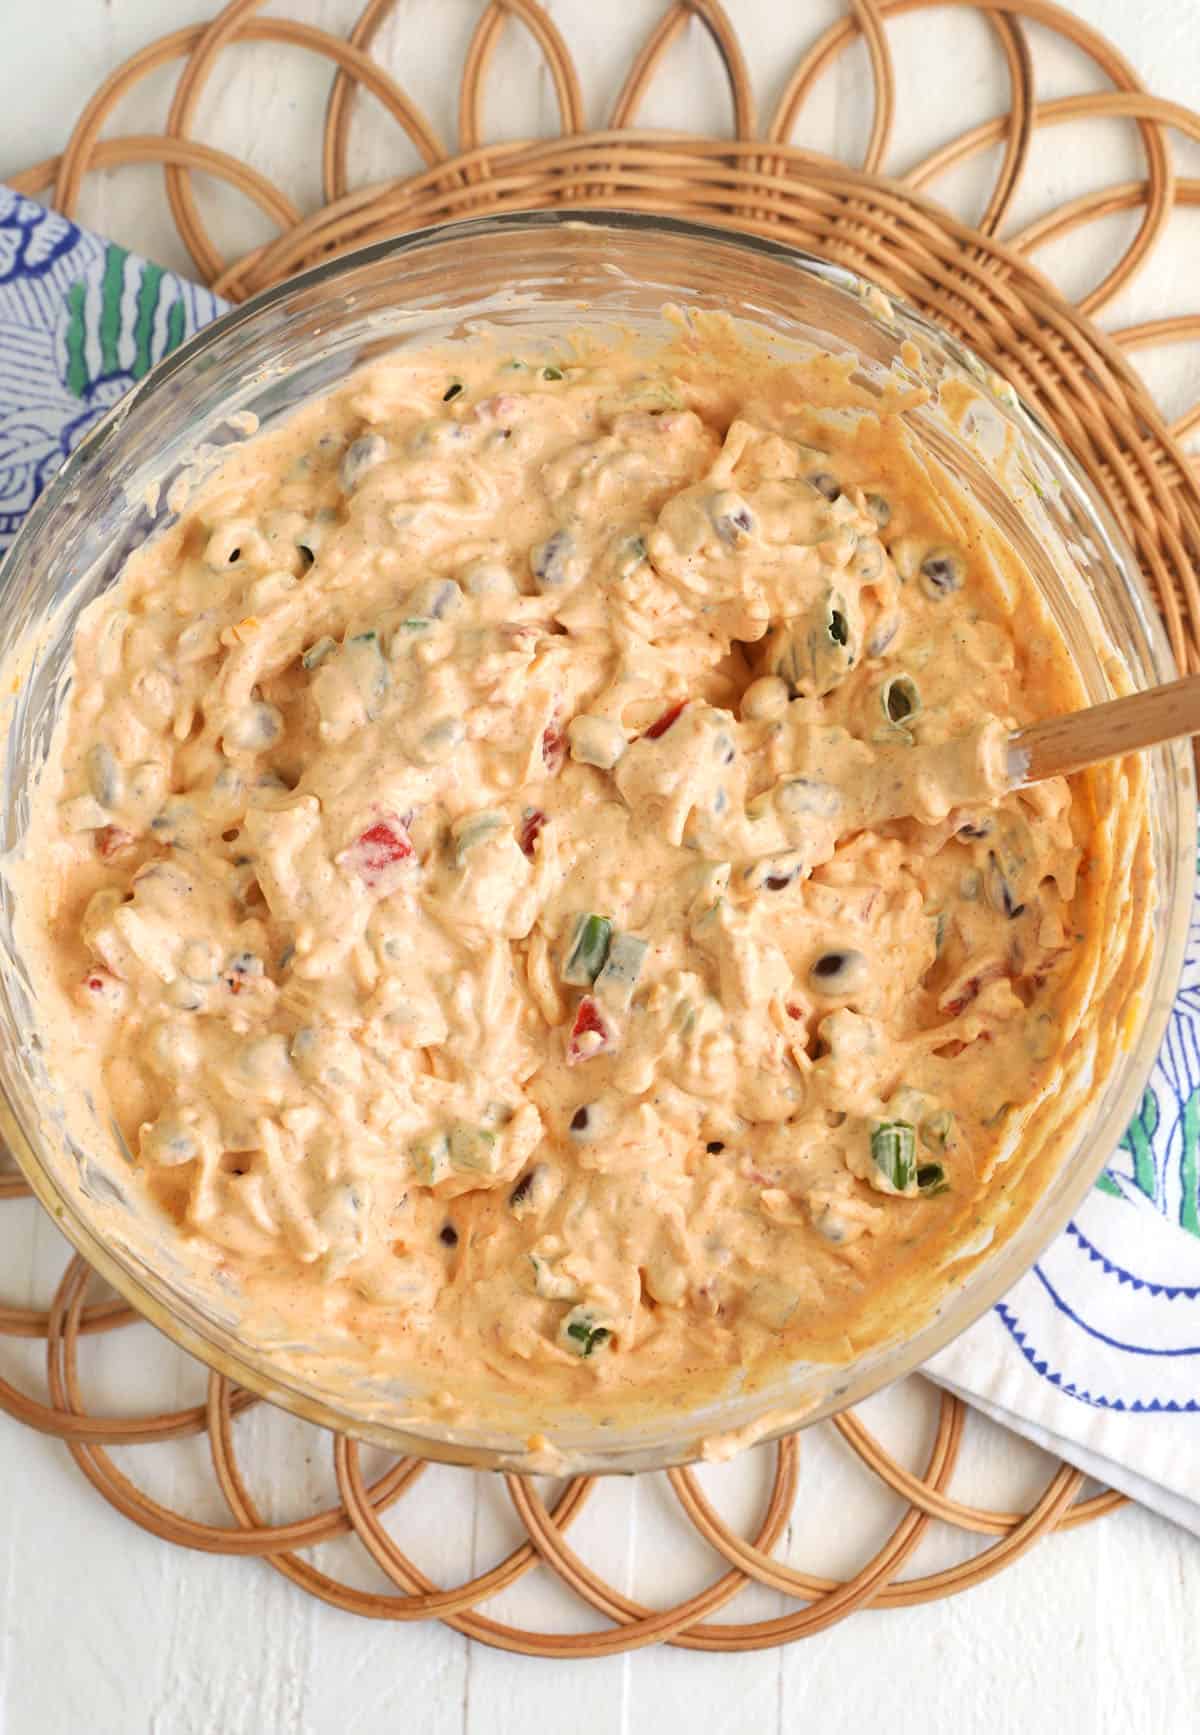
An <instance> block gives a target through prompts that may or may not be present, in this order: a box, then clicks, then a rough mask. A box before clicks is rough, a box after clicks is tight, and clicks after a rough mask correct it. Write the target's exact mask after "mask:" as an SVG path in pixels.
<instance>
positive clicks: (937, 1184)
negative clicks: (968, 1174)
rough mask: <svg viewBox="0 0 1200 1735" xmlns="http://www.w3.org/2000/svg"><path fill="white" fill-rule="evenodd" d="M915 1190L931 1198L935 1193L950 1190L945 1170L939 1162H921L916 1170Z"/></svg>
mask: <svg viewBox="0 0 1200 1735" xmlns="http://www.w3.org/2000/svg"><path fill="white" fill-rule="evenodd" d="M917 1191H918V1192H919V1193H920V1194H921V1195H922V1196H923V1197H924V1198H926V1199H932V1197H933V1195H934V1194H935V1193H948V1192H949V1191H950V1183H949V1181H947V1179H946V1171H945V1169H943V1167H942V1165H941V1164H940V1163H922V1164H921V1167H920V1168H919V1169H918V1170H917Z"/></svg>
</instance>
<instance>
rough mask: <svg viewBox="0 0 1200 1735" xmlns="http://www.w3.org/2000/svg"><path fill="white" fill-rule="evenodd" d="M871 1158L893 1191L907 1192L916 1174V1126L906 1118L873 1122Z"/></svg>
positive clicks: (910, 1189)
mask: <svg viewBox="0 0 1200 1735" xmlns="http://www.w3.org/2000/svg"><path fill="white" fill-rule="evenodd" d="M871 1157H872V1159H873V1161H874V1163H875V1167H876V1168H877V1169H878V1170H879V1173H880V1174H881V1175H882V1176H883V1178H884V1180H885V1181H887V1183H888V1184H889V1186H890V1187H891V1189H892V1190H893V1191H894V1192H896V1193H908V1192H911V1191H912V1186H913V1182H914V1181H915V1180H916V1173H917V1133H916V1128H915V1127H913V1126H911V1125H910V1124H909V1122H908V1121H876V1122H875V1124H874V1126H873V1127H872V1128H871Z"/></svg>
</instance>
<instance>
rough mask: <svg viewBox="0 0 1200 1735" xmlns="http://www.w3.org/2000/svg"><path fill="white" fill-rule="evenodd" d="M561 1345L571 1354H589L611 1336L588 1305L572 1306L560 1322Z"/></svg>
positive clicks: (610, 1332) (606, 1327) (609, 1331)
mask: <svg viewBox="0 0 1200 1735" xmlns="http://www.w3.org/2000/svg"><path fill="white" fill-rule="evenodd" d="M561 1336H562V1340H563V1346H564V1348H566V1349H569V1350H570V1352H571V1354H572V1355H577V1356H589V1355H591V1354H592V1353H593V1351H594V1350H598V1349H600V1348H601V1346H602V1345H603V1344H606V1343H607V1342H608V1340H609V1338H610V1337H611V1336H612V1331H611V1329H610V1327H608V1326H607V1325H600V1324H599V1323H598V1322H597V1319H596V1315H595V1313H594V1312H593V1310H592V1309H591V1308H590V1307H573V1308H572V1309H571V1311H570V1313H568V1315H567V1317H566V1318H565V1319H564V1320H563V1323H562V1332H561Z"/></svg>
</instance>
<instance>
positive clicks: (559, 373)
mask: <svg viewBox="0 0 1200 1735" xmlns="http://www.w3.org/2000/svg"><path fill="white" fill-rule="evenodd" d="M562 377H563V370H562V369H561V368H560V367H544V368H543V369H542V378H543V379H544V380H560V379H561V378H562Z"/></svg>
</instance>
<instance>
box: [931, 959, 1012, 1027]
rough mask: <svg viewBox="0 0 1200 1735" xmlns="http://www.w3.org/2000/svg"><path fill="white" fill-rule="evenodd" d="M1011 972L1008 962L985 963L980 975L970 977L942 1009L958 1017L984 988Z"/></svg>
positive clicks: (953, 1016)
mask: <svg viewBox="0 0 1200 1735" xmlns="http://www.w3.org/2000/svg"><path fill="white" fill-rule="evenodd" d="M1011 974H1012V971H1011V969H1010V968H1009V966H1008V965H1007V964H1003V963H999V962H993V963H991V964H987V965H985V966H984V968H983V969H982V970H980V971H979V973H978V975H975V976H970V977H968V978H967V980H966V981H965V982H964V983H963V985H962V987H961V989H960V990H959V992H958V993H957V994H956V995H955V996H954V999H953V1000H947V1001H946V1002H945V1004H944V1005H942V1006H941V1007H940V1010H941V1011H942V1012H948V1013H949V1014H950V1016H951V1018H957V1017H958V1015H959V1013H960V1012H963V1011H965V1010H966V1008H967V1007H968V1006H969V1005H970V1004H971V1002H972V1000H975V999H977V998H978V996H979V994H980V993H981V992H982V990H983V989H984V988H987V987H989V986H990V985H991V983H993V982H999V980H1000V978H1001V977H1002V976H1010V975H1011Z"/></svg>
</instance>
